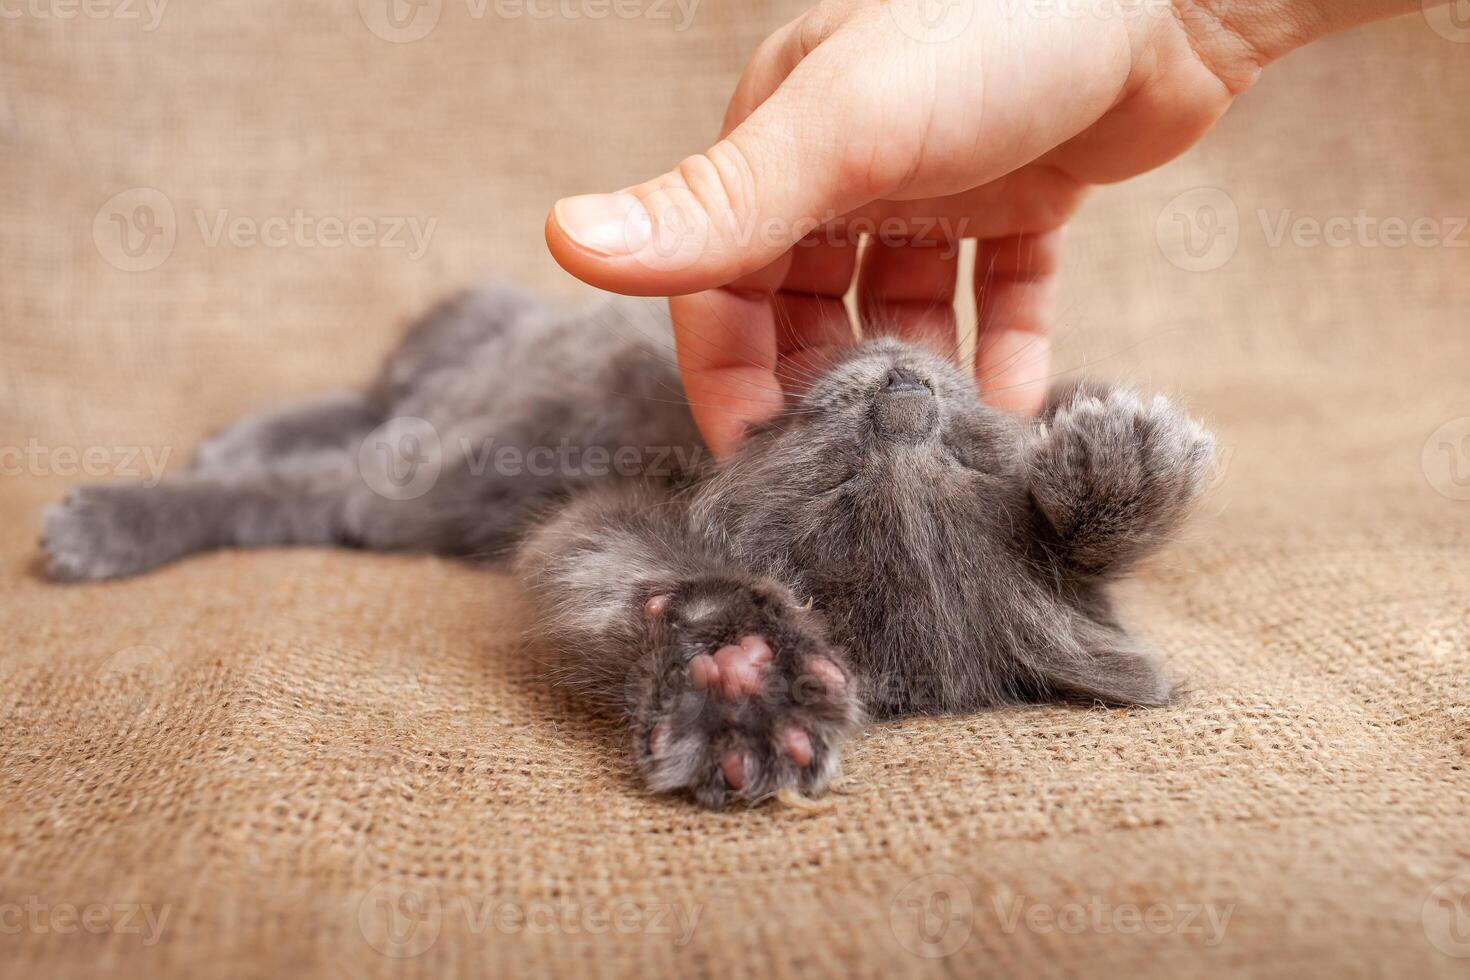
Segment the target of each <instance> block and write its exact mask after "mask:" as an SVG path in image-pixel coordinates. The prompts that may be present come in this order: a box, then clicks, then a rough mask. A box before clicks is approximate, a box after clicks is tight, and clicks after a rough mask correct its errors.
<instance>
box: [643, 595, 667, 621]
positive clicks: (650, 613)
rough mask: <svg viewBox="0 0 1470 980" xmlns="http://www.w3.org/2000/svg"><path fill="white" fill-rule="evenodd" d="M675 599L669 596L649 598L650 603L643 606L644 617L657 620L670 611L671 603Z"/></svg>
mask: <svg viewBox="0 0 1470 980" xmlns="http://www.w3.org/2000/svg"><path fill="white" fill-rule="evenodd" d="M672 601H673V599H672V597H671V596H669V595H667V594H661V595H655V596H649V597H648V601H647V602H645V603H644V604H643V615H645V616H647V617H648V618H649V619H657V618H658V617H660V616H662V615H663V614H664V613H666V612H668V611H669V603H670V602H672Z"/></svg>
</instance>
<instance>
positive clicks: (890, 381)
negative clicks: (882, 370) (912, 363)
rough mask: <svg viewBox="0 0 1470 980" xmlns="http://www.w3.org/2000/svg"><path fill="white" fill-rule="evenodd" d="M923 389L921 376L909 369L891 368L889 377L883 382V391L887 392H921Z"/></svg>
mask: <svg viewBox="0 0 1470 980" xmlns="http://www.w3.org/2000/svg"><path fill="white" fill-rule="evenodd" d="M923 388H924V384H923V382H921V381H920V380H919V376H918V375H917V374H915V373H914V372H912V371H910V370H909V369H908V368H901V367H896V368H889V369H888V377H887V379H886V380H885V381H884V382H883V390H884V391H887V392H900V391H920V390H922V389H923Z"/></svg>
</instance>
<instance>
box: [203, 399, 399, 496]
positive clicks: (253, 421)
mask: <svg viewBox="0 0 1470 980" xmlns="http://www.w3.org/2000/svg"><path fill="white" fill-rule="evenodd" d="M382 421H383V413H382V410H381V409H380V408H378V407H377V406H375V405H374V404H373V403H372V402H371V401H370V400H369V399H368V397H367V396H366V395H364V394H363V393H362V392H358V391H338V392H332V393H331V394H326V395H318V396H316V397H312V398H304V399H301V400H299V401H294V402H288V403H287V404H285V405H281V406H279V407H277V408H271V409H267V410H265V411H262V412H256V413H253V414H251V415H247V416H245V417H244V418H242V419H240V420H239V421H237V422H235V423H233V424H232V425H229V426H226V427H225V428H223V429H221V430H220V431H218V432H216V433H215V434H214V435H212V436H210V437H209V438H207V439H205V440H204V441H203V442H202V443H200V444H199V448H198V449H196V450H195V451H194V462H193V469H194V471H195V472H196V473H199V474H201V475H206V476H215V477H240V476H244V475H246V474H247V473H248V472H250V471H253V470H259V469H260V468H262V467H265V466H268V465H270V464H272V463H276V462H279V461H281V460H283V459H285V458H287V457H291V456H299V455H302V454H311V453H317V452H320V451H322V450H324V449H353V450H356V448H357V446H358V445H359V444H360V443H361V442H362V440H363V438H364V437H366V436H367V434H368V433H369V432H371V431H372V430H373V428H374V427H375V426H377V425H378V424H379V423H380V422H382Z"/></svg>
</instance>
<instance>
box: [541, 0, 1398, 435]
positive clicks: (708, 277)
mask: <svg viewBox="0 0 1470 980" xmlns="http://www.w3.org/2000/svg"><path fill="white" fill-rule="evenodd" d="M1410 2H1411V0H1369V2H1367V3H1362V2H1355V3H1352V4H1346V3H1342V2H1332V0H1316V2H1314V0H1249V2H1241V0H1203V2H1201V3H1193V2H1191V0H1172V3H1171V2H1170V0H983V2H982V0H886V2H885V0H835V2H824V3H822V4H821V5H820V6H818V7H816V8H814V9H812V10H811V11H809V12H807V13H806V14H805V15H803V16H802V17H799V18H797V19H796V20H794V21H792V22H791V23H789V24H787V25H786V26H785V27H783V28H781V29H780V30H778V31H777V32H776V33H775V34H773V35H772V36H771V37H770V38H768V39H767V40H766V41H765V43H764V44H762V45H761V47H760V48H759V49H758V50H757V51H756V53H755V55H754V56H753V57H752V58H751V60H750V62H749V63H748V64H747V65H746V68H745V72H744V75H743V76H742V78H741V80H740V83H739V85H738V86H737V88H736V90H735V94H734V96H733V98H732V99H731V102H730V106H729V109H728V111H727V113H726V116H725V121H724V125H723V127H722V130H721V138H720V140H719V142H718V143H716V144H715V145H714V146H713V147H711V148H710V149H709V150H708V151H707V152H705V153H702V154H698V155H695V156H692V157H689V158H687V159H685V160H684V161H683V162H681V163H680V164H679V165H678V167H676V168H675V169H674V170H673V171H671V172H669V173H667V174H664V175H663V176H661V177H657V178H655V179H653V180H651V181H648V182H646V183H643V184H639V185H637V186H635V187H631V188H628V189H627V190H624V191H621V192H618V193H616V194H601V195H584V196H581V197H573V198H567V199H564V200H562V201H559V202H558V203H557V206H556V208H555V209H554V210H553V212H552V214H551V215H550V216H549V217H548V219H547V229H546V235H547V242H548V245H549V246H550V248H551V250H552V253H553V254H554V255H555V257H556V259H557V261H558V262H560V263H561V264H562V265H563V266H564V267H565V268H566V269H568V270H569V271H570V272H572V273H573V274H574V275H576V276H578V277H579V278H581V279H584V280H586V281H587V282H590V283H592V284H593V285H596V286H600V287H603V288H606V289H610V290H613V291H616V292H622V293H631V294H637V295H669V296H671V297H673V298H672V299H671V300H670V304H669V305H670V309H671V312H672V314H673V319H674V330H675V337H676V344H677V348H678V357H679V366H680V371H681V374H682V376H683V380H684V387H685V392H686V395H687V397H688V399H689V401H690V404H691V407H692V409H693V412H694V416H695V419H696V421H697V422H698V424H699V427H700V430H701V431H702V432H703V434H704V436H705V440H706V442H707V443H708V444H709V446H710V448H711V450H712V451H713V452H714V453H715V454H716V455H724V454H726V453H728V452H730V451H731V450H732V449H733V448H734V447H735V446H736V445H737V444H738V442H739V440H740V439H741V438H742V437H743V435H744V433H745V432H746V431H747V428H748V426H749V425H750V424H752V423H757V422H760V421H763V420H764V419H766V418H769V417H770V416H772V415H774V414H775V413H776V412H778V411H779V410H780V408H781V406H782V404H783V401H784V397H783V394H782V390H781V387H780V380H786V381H787V382H791V381H793V380H799V379H800V378H801V377H802V376H803V375H804V374H805V373H806V372H807V370H808V368H809V367H810V365H811V364H812V362H813V361H820V360H822V359H824V358H825V357H826V356H827V355H828V354H829V353H830V351H831V349H832V348H833V347H835V346H842V345H845V344H848V343H851V340H852V334H851V330H850V327H849V325H848V319H847V313H846V310H845V308H844V306H843V303H842V297H843V294H844V293H845V292H846V291H847V289H848V287H849V286H850V285H851V283H852V281H853V277H854V275H856V277H857V296H858V301H859V306H860V309H861V312H862V317H863V320H864V321H865V322H878V323H882V324H884V325H885V327H886V329H888V330H891V331H893V332H897V333H898V334H900V335H902V336H906V337H910V338H916V339H922V340H926V341H929V342H931V343H934V344H936V345H937V346H939V347H941V348H942V349H944V350H945V351H953V350H955V349H956V346H957V345H956V323H955V318H954V312H953V309H952V307H951V304H952V300H953V298H954V293H955V287H956V282H957V277H958V271H959V270H958V256H957V251H958V250H957V248H956V243H957V241H958V239H961V238H975V239H977V240H978V252H977V260H976V269H975V276H974V279H975V287H976V306H977V310H978V314H979V323H978V325H977V342H976V364H975V371H976V377H977V380H978V381H979V383H980V386H981V389H982V392H983V393H984V394H985V397H986V398H987V399H988V400H989V401H991V402H992V403H993V404H996V405H998V406H1001V407H1003V408H1008V409H1012V410H1015V411H1020V412H1027V411H1032V410H1034V409H1035V408H1036V407H1037V406H1039V404H1040V402H1041V399H1042V397H1043V394H1044V386H1045V385H1044V382H1045V380H1046V378H1047V376H1048V374H1049V372H1050V346H1049V341H1048V339H1047V330H1048V325H1049V322H1050V300H1051V296H1052V292H1053V289H1052V287H1053V284H1054V280H1055V277H1056V272H1057V264H1058V249H1059V241H1060V231H1061V229H1062V227H1063V226H1064V225H1065V223H1066V221H1067V219H1068V218H1070V217H1071V215H1072V214H1073V212H1074V211H1075V210H1076V209H1077V207H1078V205H1079V203H1080V201H1081V199H1082V196H1083V194H1084V192H1085V191H1086V189H1087V187H1088V186H1089V185H1091V184H1097V183H1106V182H1111V181H1117V180H1121V179H1124V178H1126V177H1130V176H1133V175H1135V174H1138V173H1141V172H1143V171H1145V170H1148V169H1151V168H1153V167H1155V166H1158V165H1159V164H1161V163H1163V162H1165V161H1167V160H1169V159H1170V158H1172V157H1174V156H1175V155H1177V154H1179V153H1181V152H1183V151H1184V150H1185V149H1187V148H1188V147H1189V146H1191V145H1192V144H1193V143H1194V142H1195V141H1196V140H1198V139H1199V138H1200V137H1201V136H1202V135H1204V133H1205V132H1206V131H1208V130H1209V128H1210V127H1211V126H1212V125H1213V124H1214V123H1215V121H1216V120H1217V119H1218V118H1219V117H1220V115H1221V114H1222V113H1224V111H1225V110H1226V108H1228V107H1229V105H1230V103H1231V101H1232V100H1233V99H1234V98H1235V96H1236V95H1238V94H1239V93H1240V92H1242V91H1244V90H1245V89H1246V88H1248V87H1249V86H1250V85H1251V84H1252V83H1253V82H1254V80H1255V78H1256V76H1257V75H1258V74H1259V72H1260V70H1261V68H1262V67H1263V66H1264V65H1265V64H1267V63H1268V62H1270V61H1272V60H1274V59H1275V58H1277V57H1279V56H1280V55H1282V54H1284V53H1286V52H1287V51H1289V50H1291V49H1292V48H1294V47H1296V46H1299V45H1300V44H1302V43H1304V42H1305V41H1307V40H1310V39H1311V38H1314V37H1317V36H1319V35H1321V34H1323V33H1326V32H1328V31H1330V30H1334V29H1337V28H1339V27H1345V26H1350V25H1351V24H1353V23H1357V22H1360V21H1365V20H1369V19H1373V18H1375V17H1379V16H1387V15H1389V14H1392V13H1397V12H1399V10H1400V8H1403V7H1406V6H1408V5H1410ZM1338 8H1349V9H1338ZM858 232H868V233H870V235H869V237H870V247H869V248H868V249H867V250H866V251H865V252H864V254H863V258H862V262H861V268H857V266H858V250H857V238H858V235H857V233H858Z"/></svg>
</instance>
